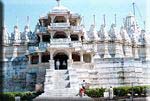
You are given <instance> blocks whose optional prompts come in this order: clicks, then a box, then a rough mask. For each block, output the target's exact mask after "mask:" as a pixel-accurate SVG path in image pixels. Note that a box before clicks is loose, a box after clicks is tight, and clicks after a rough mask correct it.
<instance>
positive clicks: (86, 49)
mask: <svg viewBox="0 0 150 101" xmlns="http://www.w3.org/2000/svg"><path fill="white" fill-rule="evenodd" d="M57 1H58V5H57V6H55V7H54V8H52V10H51V12H48V13H47V15H45V16H41V17H40V18H39V19H38V23H37V25H36V27H35V31H34V32H32V31H31V30H30V26H29V23H27V24H26V26H25V28H24V31H23V32H20V31H19V26H18V25H16V26H14V32H12V33H9V32H8V31H7V28H6V27H4V29H3V33H4V34H3V60H2V61H3V66H4V69H3V71H4V72H3V75H4V91H26V90H34V87H35V84H38V83H40V84H43V85H44V91H45V92H44V94H43V96H44V95H52V96H62V95H63V94H64V96H65V95H68V96H71V95H75V94H77V92H78V89H79V86H80V83H81V82H82V80H85V81H86V82H88V83H90V87H104V88H107V87H110V86H112V87H117V86H125V85H128V86H130V85H131V84H133V85H148V84H149V83H150V77H149V75H148V74H149V73H150V33H148V32H146V31H145V30H143V29H141V28H140V26H138V24H137V21H136V18H135V16H134V15H133V14H132V13H130V14H129V15H127V16H126V18H125V20H124V21H123V25H122V26H120V29H117V28H116V24H112V25H111V26H110V28H109V29H106V24H105V21H104V22H103V23H102V25H101V26H99V27H100V29H99V30H98V31H97V30H96V28H95V24H92V25H91V26H90V29H89V30H86V29H85V26H84V25H83V24H82V23H81V20H82V17H81V15H79V14H78V13H72V12H71V11H70V10H69V9H68V8H66V7H64V6H62V5H60V3H59V0H57ZM104 19H105V16H104ZM27 22H28V21H27ZM52 92H53V93H52ZM67 92H69V93H67Z"/></svg>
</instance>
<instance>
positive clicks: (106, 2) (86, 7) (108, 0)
mask: <svg viewBox="0 0 150 101" xmlns="http://www.w3.org/2000/svg"><path fill="white" fill-rule="evenodd" d="M2 2H3V4H4V24H5V25H6V26H7V29H8V31H9V32H13V26H14V25H15V24H16V23H17V18H18V25H19V29H20V31H23V29H24V26H25V24H26V19H27V16H29V17H30V27H31V29H32V31H34V28H35V25H36V23H37V21H38V18H39V17H40V16H41V15H46V14H47V13H48V12H50V11H51V9H52V8H53V7H54V6H56V5H57V2H56V0H2ZM133 2H135V5H136V6H135V8H136V18H137V20H138V21H137V22H138V23H139V25H141V27H143V21H144V20H145V16H146V0H61V5H63V6H65V7H67V8H68V9H70V10H71V11H73V12H75V13H79V14H80V15H81V16H84V24H85V26H86V30H89V26H90V25H91V24H93V14H95V15H96V28H97V30H99V29H100V25H101V24H102V23H103V19H102V16H103V14H105V15H106V24H107V28H108V29H109V28H110V25H111V24H112V23H114V15H115V14H116V15H117V27H118V28H119V27H120V26H121V25H122V21H123V18H125V17H126V16H127V15H128V14H129V12H133V9H132V3H133Z"/></svg>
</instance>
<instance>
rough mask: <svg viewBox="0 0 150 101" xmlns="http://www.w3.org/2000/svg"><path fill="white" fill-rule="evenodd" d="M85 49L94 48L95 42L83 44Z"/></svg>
mask: <svg viewBox="0 0 150 101" xmlns="http://www.w3.org/2000/svg"><path fill="white" fill-rule="evenodd" d="M83 49H84V50H94V45H93V44H83Z"/></svg>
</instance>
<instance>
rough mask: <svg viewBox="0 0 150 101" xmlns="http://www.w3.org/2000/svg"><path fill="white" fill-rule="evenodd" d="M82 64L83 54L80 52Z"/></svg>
mask: <svg viewBox="0 0 150 101" xmlns="http://www.w3.org/2000/svg"><path fill="white" fill-rule="evenodd" d="M80 62H83V52H80Z"/></svg>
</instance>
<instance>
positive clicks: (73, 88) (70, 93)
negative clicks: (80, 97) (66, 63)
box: [39, 69, 79, 97]
mask: <svg viewBox="0 0 150 101" xmlns="http://www.w3.org/2000/svg"><path fill="white" fill-rule="evenodd" d="M78 91H79V83H78V77H77V73H76V70H75V69H69V70H50V69H47V70H46V76H45V84H44V93H43V94H42V95H40V96H39V97H57V96H58V97H74V96H75V95H76V94H77V93H78Z"/></svg>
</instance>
